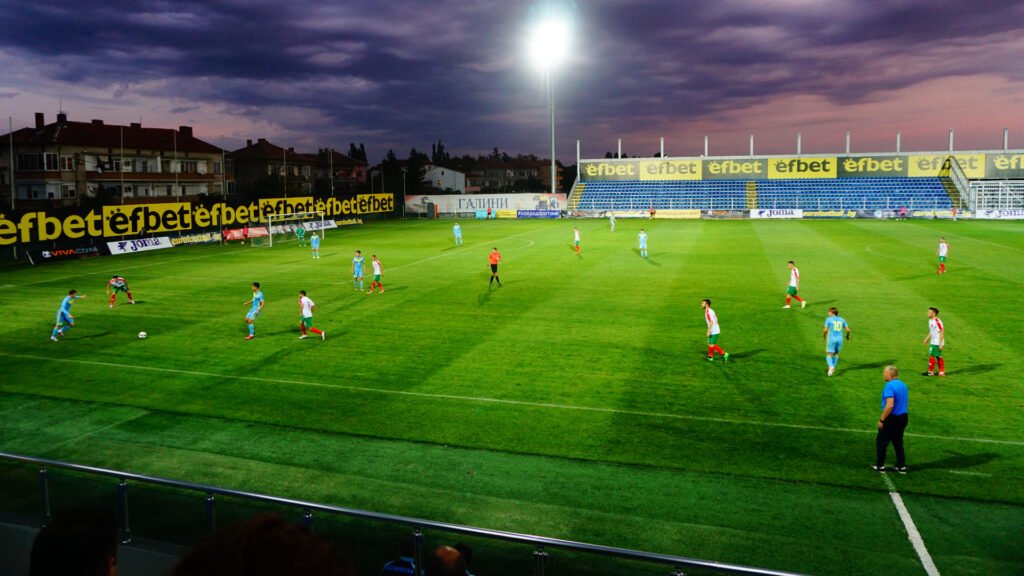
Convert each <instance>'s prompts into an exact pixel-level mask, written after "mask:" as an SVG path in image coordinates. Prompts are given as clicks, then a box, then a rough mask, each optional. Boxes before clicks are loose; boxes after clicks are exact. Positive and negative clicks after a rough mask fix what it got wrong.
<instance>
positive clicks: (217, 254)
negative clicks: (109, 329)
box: [2, 252, 241, 288]
mask: <svg viewBox="0 0 1024 576" xmlns="http://www.w3.org/2000/svg"><path fill="white" fill-rule="evenodd" d="M240 253H241V252H229V253H228V254H240ZM223 255H224V253H216V254H204V255H202V256H193V257H191V258H178V259H177V260H167V261H162V262H150V263H149V264H139V265H137V266H117V270H118V271H122V270H138V269H139V268H152V267H153V266H163V265H165V264H177V263H178V262H188V261H190V260H202V259H203V258H212V257H214V256H223ZM107 273H108V272H107V271H103V272H83V273H82V274H75V275H74V276H61V277H58V278H47V279H46V280H39V281H37V282H26V283H25V284H4V285H3V286H2V287H3V288H21V287H23V286H34V285H36V284H46V283H48V282H57V281H59V280H73V279H75V278H80V277H82V276H97V275H100V274H107Z"/></svg>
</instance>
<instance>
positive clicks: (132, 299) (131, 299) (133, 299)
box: [125, 290, 135, 302]
mask: <svg viewBox="0 0 1024 576" xmlns="http://www.w3.org/2000/svg"><path fill="white" fill-rule="evenodd" d="M125 294H127V295H128V301H129V302H134V301H135V297H134V296H132V292H131V290H129V291H127V292H125Z"/></svg>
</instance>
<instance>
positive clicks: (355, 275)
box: [352, 250, 364, 290]
mask: <svg viewBox="0 0 1024 576" xmlns="http://www.w3.org/2000/svg"><path fill="white" fill-rule="evenodd" d="M363 261H364V259H363V253H362V251H360V250H356V255H355V256H354V257H352V287H353V288H355V289H356V290H362V289H363Z"/></svg>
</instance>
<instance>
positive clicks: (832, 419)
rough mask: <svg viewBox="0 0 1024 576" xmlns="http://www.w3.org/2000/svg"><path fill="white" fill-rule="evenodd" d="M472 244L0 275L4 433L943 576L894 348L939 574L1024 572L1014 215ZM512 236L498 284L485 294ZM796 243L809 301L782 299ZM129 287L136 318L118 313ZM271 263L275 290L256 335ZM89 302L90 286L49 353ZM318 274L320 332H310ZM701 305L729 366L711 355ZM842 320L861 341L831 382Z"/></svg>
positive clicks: (358, 493) (382, 505)
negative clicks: (890, 388)
mask: <svg viewBox="0 0 1024 576" xmlns="http://www.w3.org/2000/svg"><path fill="white" fill-rule="evenodd" d="M574 224H577V225H579V226H580V228H581V230H582V233H583V252H582V254H581V255H579V256H577V255H576V254H575V253H574V252H573V251H572V248H571V246H570V244H571V240H572V226H573V225H574ZM640 226H645V227H647V229H648V232H649V235H650V259H649V260H646V261H645V260H642V259H641V258H639V256H638V252H637V249H636V234H637V231H638V229H639V228H640ZM463 230H464V234H465V246H463V247H454V246H453V244H452V240H451V230H450V222H428V221H418V222H386V223H380V222H374V223H370V224H367V225H364V226H362V227H359V228H352V229H344V230H339V231H332V232H331V233H330V234H329V235H328V236H327V238H326V240H325V242H324V246H323V249H322V253H323V258H322V259H321V260H318V261H316V260H312V259H311V258H310V255H309V252H308V249H304V248H299V247H297V246H295V245H294V243H292V244H278V245H276V246H275V247H274V248H271V249H265V248H250V247H242V246H232V247H221V246H195V247H185V248H177V249H174V250H167V251H162V252H150V253H145V254H137V255H130V256H118V257H111V258H102V259H95V260H88V261H77V262H68V263H59V264H52V265H49V266H40V267H34V268H27V267H26V268H13V269H12V268H7V269H3V270H2V271H0V308H2V310H3V318H4V320H3V323H2V325H0V374H2V384H0V415H2V418H0V449H2V450H5V451H10V452H16V453H23V454H29V455H37V456H45V457H51V458H56V459H64V460H71V461H75V462H80V463H87V464H92V465H99V466H106V467H113V468H119V469H126V470H130V471H134V472H140V473H146V474H153V475H158V476H166V477H172V478H178V479H184V480H189V481H194V482H203V483H213V484H218V485H224V486H227V487H232V488H239V489H246V490H252V491H258V492H264V493H271V494H277V495H285V496H291V497H297V498H304V499H312V500H316V501H322V502H327V503H333V504H339V505H345V506H352V507H359V508H366V509H370V510H375V511H381V512H387V513H394V514H404V515H411V516H419V517H425V518H430V519H434V520H442V521H448V522H455V523H464V524H471V525H477V526H484V527H488V528H495V529H503V530H512V531H518V532H527V533H535V534H541V535H545V536H553V537H562V538H569V539H575V540H582V541H587V542H594V543H601V544H608V545H614V546H622V547H629V548H637V549H642V550H650V551H656V552H664V553H670V554H678V555H685V556H693V557H698V558H706V559H712V560H717V561H722V562H733V563H740V564H749V565H755V566H761V567H768V568H775V569H782V570H793V571H802V572H808V573H815V574H881V573H902V574H923V573H924V569H923V568H922V566H921V563H920V561H919V560H918V556H917V554H916V553H915V551H914V549H913V547H912V546H911V543H910V542H909V541H908V539H907V534H906V532H905V530H904V528H903V524H902V523H901V520H900V517H899V516H898V514H897V511H896V508H895V507H894V505H893V502H892V500H891V499H890V496H889V493H888V491H887V489H886V485H885V482H884V479H883V478H881V477H880V476H879V474H877V473H875V472H873V471H872V470H871V469H870V464H871V463H872V460H873V454H874V423H875V421H876V419H877V418H878V414H879V395H880V391H881V388H882V384H883V381H882V377H881V372H882V367H883V366H885V365H886V364H896V365H898V366H899V367H900V368H901V369H902V370H903V376H904V380H905V381H906V382H907V383H908V385H909V388H910V394H911V396H910V412H911V419H910V426H909V428H908V431H907V432H908V435H907V451H908V465H909V467H910V473H909V474H907V475H906V476H898V475H896V474H889V475H888V477H889V479H890V480H891V481H892V482H893V483H894V484H895V486H896V488H897V489H898V491H899V493H900V494H901V495H902V497H903V499H904V501H905V502H906V505H907V508H908V510H909V512H910V514H911V516H912V517H913V520H914V521H915V523H916V525H917V528H918V529H919V530H920V533H921V536H922V539H923V541H924V543H925V545H926V546H927V548H928V551H929V552H930V553H931V555H932V557H933V558H934V560H935V563H936V565H937V567H938V569H939V570H940V571H941V572H942V573H943V574H986V575H990V574H1020V573H1022V572H1024V552H1022V550H1024V548H1022V547H1021V544H1020V542H1021V536H1022V534H1024V432H1022V430H1024V410H1022V408H1024V401H1022V394H1021V392H1022V390H1021V381H1022V379H1024V352H1022V351H1021V336H1022V333H1024V330H1022V329H1021V326H1022V325H1024V324H1022V322H1024V303H1022V302H1024V301H1022V299H1021V294H1022V289H1024V226H1022V225H1021V224H1020V223H1006V222H957V223H952V222H932V221H910V222H885V221H800V222H772V221H735V222H714V221H687V222H682V221H676V222H672V221H654V222H646V221H645V222H639V221H627V220H620V221H619V223H618V231H616V232H615V233H612V232H610V231H609V230H608V225H607V222H605V221H576V222H567V221H492V222H478V221H469V222H463ZM940 235H945V236H946V238H947V239H948V240H949V242H950V245H951V258H950V263H949V268H950V272H949V273H948V274H946V275H944V276H941V277H940V276H937V275H936V274H935V269H936V263H935V260H936V259H935V256H934V254H935V249H936V245H937V241H938V237H939V236H940ZM492 246H497V247H498V248H499V249H500V250H501V252H502V253H503V255H504V259H505V263H504V264H503V265H502V268H501V276H502V281H503V282H504V287H503V288H497V287H495V288H489V287H488V284H487V280H488V276H489V271H488V269H487V253H488V252H489V250H490V248H491V247H492ZM357 248H358V249H361V250H363V252H364V253H365V254H366V256H367V260H369V258H368V257H369V255H370V254H377V255H379V256H380V258H381V260H382V261H383V263H384V267H385V270H384V272H385V273H384V279H383V280H384V284H385V292H384V294H374V295H372V296H368V295H367V294H366V293H365V292H357V291H354V290H353V288H352V282H351V279H350V274H349V262H350V259H351V256H352V252H353V250H355V249H357ZM789 259H794V260H796V262H797V264H798V265H799V266H800V269H801V272H802V283H801V291H800V292H801V295H802V296H804V297H806V298H807V299H808V300H809V302H810V305H809V306H808V307H807V308H806V309H799V308H795V309H792V310H783V309H781V307H782V305H783V300H784V296H785V295H784V292H785V287H786V283H787V280H788V270H787V269H786V261H787V260H789ZM367 269H368V271H369V265H367ZM113 273H117V274H121V275H124V276H125V277H126V278H127V279H128V281H129V283H130V286H131V288H132V290H133V292H134V294H135V297H136V299H137V300H138V301H139V304H138V305H136V306H129V305H127V304H126V301H125V300H124V297H123V296H121V297H120V298H119V300H118V305H117V306H116V307H115V308H114V309H113V310H110V309H108V308H107V301H106V299H105V298H104V296H103V292H104V285H105V282H106V280H107V279H108V278H109V277H110V275H111V274H113ZM253 281H259V282H261V283H262V284H263V290H264V292H265V294H266V297H267V307H266V310H265V312H264V313H263V315H262V317H261V318H260V319H259V320H258V322H257V337H256V339H255V340H253V341H244V340H243V338H244V336H245V334H246V330H245V325H244V316H245V313H246V311H247V308H246V307H245V306H243V303H244V302H245V301H246V300H248V299H249V298H250V297H251V291H250V287H249V285H250V283H251V282H253ZM368 284H369V282H367V286H368ZM69 288H76V289H78V290H79V291H80V292H82V293H85V294H87V295H88V298H86V299H84V300H79V301H78V302H77V303H76V304H75V306H74V312H75V314H76V318H77V321H78V326H77V327H76V328H75V329H74V330H73V331H71V333H70V335H69V336H68V337H67V338H66V339H64V340H62V341H60V342H58V343H52V342H50V341H49V333H50V329H51V327H52V324H51V322H52V320H53V316H54V312H55V310H56V308H57V306H58V304H59V302H60V299H61V298H62V296H63V294H65V293H66V292H67V290H68V289H69ZM300 289H305V290H307V291H308V292H309V295H310V297H311V298H312V299H313V300H315V301H316V302H317V304H318V313H317V316H316V325H318V326H319V327H321V328H323V329H325V330H326V331H327V339H326V341H320V340H319V339H309V340H299V339H298V335H299V326H298V305H297V298H298V294H297V293H298V291H299V290H300ZM704 297H709V298H712V299H713V301H714V307H715V309H716V311H717V312H718V316H719V319H720V321H721V325H722V339H721V341H720V344H721V345H722V346H723V347H724V348H725V349H726V350H728V351H729V352H730V353H731V355H732V359H731V360H730V362H729V363H728V364H722V363H720V362H717V361H716V362H715V363H708V362H706V361H705V360H704V353H705V343H704V340H705V339H704V331H705V327H704V323H703V316H702V312H701V309H700V300H701V298H704ZM830 306H837V307H838V308H839V310H840V312H841V314H842V315H843V316H844V317H845V318H846V319H847V320H848V321H849V322H850V326H851V328H852V330H853V338H852V340H851V341H850V342H848V343H847V344H846V346H845V348H844V349H843V354H842V359H841V361H840V364H839V372H838V374H837V375H836V376H834V377H832V378H827V377H826V376H825V369H826V364H825V360H824V354H823V348H824V346H823V343H822V340H821V330H822V324H823V321H824V318H825V315H826V311H827V308H828V307H830ZM929 306H935V307H938V308H939V309H941V317H942V319H943V320H944V321H945V324H946V331H947V345H946V350H945V353H944V354H945V356H946V358H947V366H946V368H947V373H948V376H947V377H946V378H943V379H939V378H930V379H929V378H924V377H922V376H921V375H920V373H921V372H922V371H923V370H924V369H925V368H926V367H927V360H926V354H927V346H926V345H925V344H923V343H922V339H923V338H924V337H925V335H926V334H927V317H926V311H927V308H928V307H929ZM140 330H145V331H147V332H148V333H149V338H148V339H147V340H138V339H137V338H136V334H137V333H138V332H139V331H140ZM892 462H893V460H892V456H891V454H890V464H891V463H892ZM30 486H31V485H30ZM198 510H201V508H199V507H197V511H198ZM197 513H198V512H197ZM524 554H525V553H524ZM554 554H555V555H556V556H557V554H558V553H557V552H554ZM478 557H479V558H478V560H477V562H476V564H477V565H478V566H479V570H480V572H482V573H489V574H501V573H507V571H506V572H503V571H502V567H501V566H499V565H497V564H496V563H494V562H492V563H491V564H488V560H487V558H486V554H485V553H483V552H478ZM387 559H388V558H386V557H380V558H376V557H374V558H369V559H366V562H367V565H377V564H378V563H379V562H383V561H385V560H387ZM580 573H594V572H593V571H588V570H582V571H581V572H580ZM649 573H661V572H649Z"/></svg>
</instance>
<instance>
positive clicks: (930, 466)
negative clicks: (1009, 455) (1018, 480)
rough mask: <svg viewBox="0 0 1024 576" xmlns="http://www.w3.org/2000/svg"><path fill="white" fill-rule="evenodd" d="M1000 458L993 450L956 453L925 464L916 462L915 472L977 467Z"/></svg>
mask: <svg viewBox="0 0 1024 576" xmlns="http://www.w3.org/2000/svg"><path fill="white" fill-rule="evenodd" d="M997 459H999V455H998V454H993V453H991V452H985V453H982V454H956V455H953V456H947V457H946V458H942V459H941V460H935V461H932V462H925V463H923V464H915V465H914V469H913V471H914V472H917V471H919V470H963V469H965V468H975V467H977V466H982V465H984V464H988V463H989V462H992V461H993V460H997Z"/></svg>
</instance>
